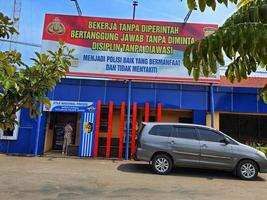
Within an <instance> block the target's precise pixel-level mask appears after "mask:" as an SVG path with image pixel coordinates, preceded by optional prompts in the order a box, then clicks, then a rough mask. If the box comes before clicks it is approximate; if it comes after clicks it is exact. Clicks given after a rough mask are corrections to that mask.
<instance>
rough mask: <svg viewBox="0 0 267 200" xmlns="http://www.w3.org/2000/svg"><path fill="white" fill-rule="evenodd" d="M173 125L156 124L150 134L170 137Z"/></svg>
mask: <svg viewBox="0 0 267 200" xmlns="http://www.w3.org/2000/svg"><path fill="white" fill-rule="evenodd" d="M171 131H172V127H171V126H169V125H155V126H153V127H152V128H151V130H150V131H149V134H150V135H157V136H163V137H170V134H171Z"/></svg>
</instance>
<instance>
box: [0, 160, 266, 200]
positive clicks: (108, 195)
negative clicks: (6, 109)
mask: <svg viewBox="0 0 267 200" xmlns="http://www.w3.org/2000/svg"><path fill="white" fill-rule="evenodd" d="M266 180H267V174H260V175H259V177H258V178H257V179H256V181H242V180H239V179H237V178H236V177H235V176H233V175H232V174H231V173H226V172H218V171H210V170H197V169H179V168H177V169H174V171H173V172H172V173H171V174H170V175H167V176H160V175H155V174H153V173H152V171H151V169H150V167H149V165H147V164H146V163H144V162H135V161H111V160H91V159H70V158H51V157H38V158H33V157H15V156H5V155H0V199H1V200H6V199H14V200H15V199H16V200H17V199H21V200H37V199H42V200H54V199H64V200H68V199H71V200H73V199H74V200H76V199H90V200H94V199H138V200H140V199H147V200H149V199H153V200H155V199H165V200H168V199H171V200H174V199H184V200H187V199H197V200H205V199H207V200H211V199H212V200H215V199H216V200H220V199H224V200H225V199H242V200H245V199H257V200H260V199H266V197H267V182H266Z"/></svg>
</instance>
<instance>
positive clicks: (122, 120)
mask: <svg viewBox="0 0 267 200" xmlns="http://www.w3.org/2000/svg"><path fill="white" fill-rule="evenodd" d="M124 121H125V102H122V103H121V123H120V140H119V159H120V160H121V159H122V151H123V137H124V131H125V130H124Z"/></svg>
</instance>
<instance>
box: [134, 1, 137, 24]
mask: <svg viewBox="0 0 267 200" xmlns="http://www.w3.org/2000/svg"><path fill="white" fill-rule="evenodd" d="M136 6H138V1H133V20H135V7H136Z"/></svg>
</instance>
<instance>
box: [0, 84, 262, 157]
mask: <svg viewBox="0 0 267 200" xmlns="http://www.w3.org/2000/svg"><path fill="white" fill-rule="evenodd" d="M209 90H210V88H209V86H197V85H175V84H159V83H136V82H134V83H133V84H132V97H131V99H132V102H133V101H136V102H137V103H138V106H141V107H143V106H144V104H145V103H146V102H149V103H150V105H151V107H152V108H153V107H154V108H155V107H156V105H157V103H161V104H162V106H163V109H164V108H171V109H183V110H185V109H186V110H192V111H193V121H194V123H196V124H206V112H207V111H209V107H210V97H209V95H210V94H209ZM258 92H259V89H257V88H231V87H218V86H214V107H215V111H223V112H239V113H240V112H241V113H242V112H243V113H267V105H265V104H264V103H263V101H262V100H260V101H258V100H257V94H258ZM127 94H128V83H127V82H115V81H97V80H83V79H63V80H62V81H61V82H60V83H58V84H57V86H56V88H55V90H54V91H52V92H49V93H48V96H49V98H50V99H51V100H62V101H92V102H96V101H97V100H99V99H100V100H101V101H102V104H104V105H108V103H109V101H113V102H114V104H115V105H116V106H119V105H120V103H121V102H122V101H125V102H126V103H127V98H128V97H127ZM45 124H46V116H45V113H44V114H43V116H42V120H41V131H40V139H39V144H38V154H42V153H43V146H44V137H45ZM36 125H37V121H36V119H30V118H29V115H28V111H27V110H26V109H23V110H22V113H21V121H20V129H19V135H18V140H16V141H5V140H0V152H4V153H7V152H8V153H23V154H33V151H34V141H35V134H36Z"/></svg>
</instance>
